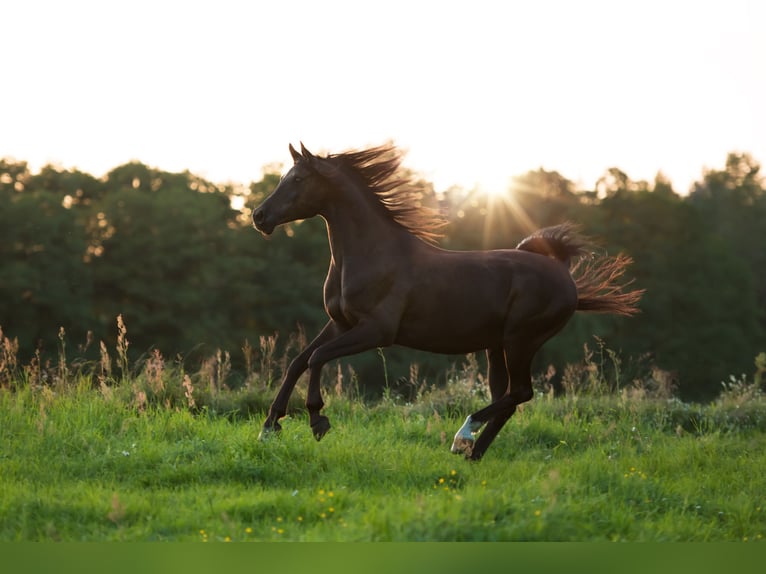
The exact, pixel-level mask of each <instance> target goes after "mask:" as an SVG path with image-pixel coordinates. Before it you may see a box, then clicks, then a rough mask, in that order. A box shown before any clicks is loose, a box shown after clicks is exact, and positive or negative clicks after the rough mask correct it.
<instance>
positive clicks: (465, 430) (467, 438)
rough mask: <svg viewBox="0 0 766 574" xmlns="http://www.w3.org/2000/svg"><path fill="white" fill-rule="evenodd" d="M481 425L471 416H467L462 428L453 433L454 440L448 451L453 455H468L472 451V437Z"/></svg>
mask: <svg viewBox="0 0 766 574" xmlns="http://www.w3.org/2000/svg"><path fill="white" fill-rule="evenodd" d="M482 424H483V423H481V422H478V421H474V420H473V419H472V418H471V415H468V416H467V417H466V419H465V422H464V423H463V426H461V427H460V429H458V431H457V432H456V433H455V438H454V440H453V441H452V448H450V450H451V451H452V452H453V453H454V454H460V453H463V452H464V453H466V454H470V453H471V451H472V450H473V443H474V441H475V439H474V437H473V435H474V433H475V432H476V431H477V430H479V429H480V428H481V425H482Z"/></svg>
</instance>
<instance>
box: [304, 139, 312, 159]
mask: <svg viewBox="0 0 766 574" xmlns="http://www.w3.org/2000/svg"><path fill="white" fill-rule="evenodd" d="M301 153H302V154H303V157H304V158H306V159H313V158H314V154H313V153H311V152H310V151H309V150H307V149H306V146H305V145H303V142H301Z"/></svg>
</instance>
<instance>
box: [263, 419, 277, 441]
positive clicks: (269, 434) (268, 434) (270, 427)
mask: <svg viewBox="0 0 766 574" xmlns="http://www.w3.org/2000/svg"><path fill="white" fill-rule="evenodd" d="M281 430H282V425H281V424H279V423H278V422H275V423H274V424H268V423H265V424H264V425H263V428H262V429H261V432H260V433H259V434H258V440H260V441H267V440H270V439H272V438H275V437H276V436H278V435H279V432H280V431H281Z"/></svg>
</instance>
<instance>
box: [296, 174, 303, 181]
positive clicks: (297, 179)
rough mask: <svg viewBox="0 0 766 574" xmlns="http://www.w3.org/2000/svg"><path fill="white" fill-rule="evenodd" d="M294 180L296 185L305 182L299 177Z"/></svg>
mask: <svg viewBox="0 0 766 574" xmlns="http://www.w3.org/2000/svg"><path fill="white" fill-rule="evenodd" d="M294 179H295V183H300V182H302V181H303V178H302V177H301V176H299V175H296V176H295V178H294Z"/></svg>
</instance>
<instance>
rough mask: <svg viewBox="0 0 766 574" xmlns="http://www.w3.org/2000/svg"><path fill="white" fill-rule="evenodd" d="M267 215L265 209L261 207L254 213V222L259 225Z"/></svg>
mask: <svg viewBox="0 0 766 574" xmlns="http://www.w3.org/2000/svg"><path fill="white" fill-rule="evenodd" d="M265 217H266V216H265V215H263V211H262V210H260V209H259V210H258V211H256V212H255V213H254V214H253V222H254V223H255V224H256V225H258V224H259V223H263V220H264V218H265Z"/></svg>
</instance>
